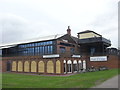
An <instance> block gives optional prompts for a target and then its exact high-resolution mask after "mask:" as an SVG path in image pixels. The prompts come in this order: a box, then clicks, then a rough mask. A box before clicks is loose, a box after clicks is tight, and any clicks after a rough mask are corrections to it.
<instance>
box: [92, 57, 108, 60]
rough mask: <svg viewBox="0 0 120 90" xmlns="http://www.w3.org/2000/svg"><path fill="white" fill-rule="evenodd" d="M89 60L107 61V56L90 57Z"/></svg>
mask: <svg viewBox="0 0 120 90" xmlns="http://www.w3.org/2000/svg"><path fill="white" fill-rule="evenodd" d="M90 61H107V56H99V57H90Z"/></svg>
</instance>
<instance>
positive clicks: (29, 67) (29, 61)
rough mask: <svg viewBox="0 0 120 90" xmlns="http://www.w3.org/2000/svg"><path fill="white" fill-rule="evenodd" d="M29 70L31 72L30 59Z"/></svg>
mask: <svg viewBox="0 0 120 90" xmlns="http://www.w3.org/2000/svg"><path fill="white" fill-rule="evenodd" d="M29 72H31V60H30V61H29Z"/></svg>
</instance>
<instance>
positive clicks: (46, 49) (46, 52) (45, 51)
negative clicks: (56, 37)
mask: <svg viewBox="0 0 120 90" xmlns="http://www.w3.org/2000/svg"><path fill="white" fill-rule="evenodd" d="M47 47H48V46H45V54H47V51H48V50H47Z"/></svg>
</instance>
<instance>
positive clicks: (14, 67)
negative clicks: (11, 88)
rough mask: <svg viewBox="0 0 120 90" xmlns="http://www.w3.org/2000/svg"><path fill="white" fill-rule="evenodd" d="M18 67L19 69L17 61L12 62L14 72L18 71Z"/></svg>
mask: <svg viewBox="0 0 120 90" xmlns="http://www.w3.org/2000/svg"><path fill="white" fill-rule="evenodd" d="M16 67H17V64H16V61H13V62H12V71H16Z"/></svg>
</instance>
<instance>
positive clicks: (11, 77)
mask: <svg viewBox="0 0 120 90" xmlns="http://www.w3.org/2000/svg"><path fill="white" fill-rule="evenodd" d="M117 74H118V70H117V69H111V70H105V71H97V72H87V73H81V74H75V75H71V76H40V75H25V74H15V73H3V74H2V80H3V82H2V87H3V88H90V87H92V86H94V85H96V84H100V83H101V82H103V81H105V80H107V79H108V78H111V77H113V76H114V75H117Z"/></svg>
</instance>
